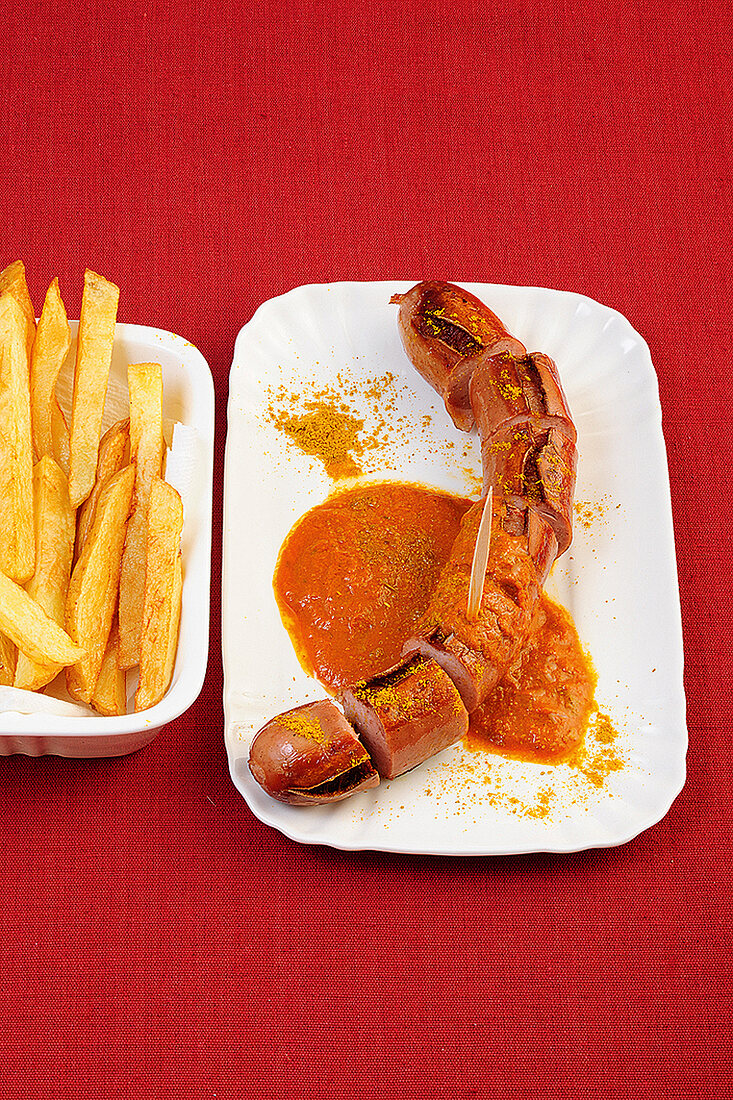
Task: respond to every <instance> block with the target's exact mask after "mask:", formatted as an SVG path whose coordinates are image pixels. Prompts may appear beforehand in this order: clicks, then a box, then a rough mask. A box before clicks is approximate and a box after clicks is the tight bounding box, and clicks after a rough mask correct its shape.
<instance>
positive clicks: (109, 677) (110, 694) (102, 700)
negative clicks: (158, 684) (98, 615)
mask: <svg viewBox="0 0 733 1100" xmlns="http://www.w3.org/2000/svg"><path fill="white" fill-rule="evenodd" d="M119 640H120V637H119V630H118V627H117V622H116V621H115V622H113V623H112V629H111V630H110V634H109V641H108V642H107V649H106V650H105V654H104V660H103V661H102V667H101V669H100V670H99V677H98V679H97V684H96V687H95V688H94V694H93V695H92V706H93V707H94V709H95V710H96V711H97V712H98V713H99V714H104V715H107V716H108V717H111V716H113V715H115V714H126V713H127V688H126V683H125V671H124V669H121V668H120V667H119V665H118V664H117V649H118V645H119Z"/></svg>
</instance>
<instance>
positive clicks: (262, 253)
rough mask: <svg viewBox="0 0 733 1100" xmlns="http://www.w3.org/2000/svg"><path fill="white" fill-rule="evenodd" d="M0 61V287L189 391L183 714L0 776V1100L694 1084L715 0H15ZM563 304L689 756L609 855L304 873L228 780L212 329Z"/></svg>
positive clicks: (720, 180)
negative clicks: (155, 733)
mask: <svg viewBox="0 0 733 1100" xmlns="http://www.w3.org/2000/svg"><path fill="white" fill-rule="evenodd" d="M1 19H2V24H3V33H2V35H1V36H0V87H2V96H0V151H1V156H0V178H1V179H2V207H1V208H0V209H1V210H2V220H1V226H2V229H1V233H0V241H1V243H2V248H1V250H0V251H1V252H2V255H0V266H4V264H5V263H8V262H10V261H11V260H13V259H16V258H22V259H24V260H25V262H26V265H27V268H28V275H29V283H30V287H31V292H32V294H33V296H34V301H35V302H36V304H37V308H40V303H41V301H42V297H43V293H44V292H45V288H46V286H47V284H48V282H49V280H50V278H51V277H52V276H53V275H58V276H59V278H60V280H61V286H62V290H63V293H64V295H65V298H66V302H67V306H68V309H69V315H70V316H78V307H79V302H80V294H81V282H82V275H83V270H84V267H85V266H89V267H92V268H94V269H95V270H97V271H101V272H103V273H104V274H105V275H107V276H108V277H109V278H111V279H113V280H114V281H115V282H117V283H118V284H120V285H121V287H122V288H123V295H122V299H121V305H120V314H119V318H120V320H122V321H132V322H139V323H143V324H151V325H155V326H158V327H161V328H165V329H170V330H173V331H175V332H178V333H180V334H182V335H183V336H185V337H187V338H188V339H190V340H192V341H193V342H194V343H195V344H196V345H197V346H198V347H199V348H200V349H201V351H202V352H203V354H204V355H205V356H206V358H207V359H208V361H209V363H210V365H211V368H212V371H213V374H214V379H215V383H216V392H217V402H218V412H217V430H218V435H217V460H216V472H215V501H216V503H215V516H214V519H215V547H214V561H213V589H212V618H211V656H210V666H209V674H208V677H207V680H206V684H205V686H204V690H203V692H202V695H201V697H200V699H199V700H198V702H197V703H196V705H195V706H194V707H193V708H192V709H191V711H190V712H189V713H188V714H186V715H185V716H184V717H182V718H181V719H180V720H179V721H177V722H176V723H175V724H174V725H172V726H170V727H168V729H167V730H166V731H165V732H164V733H163V734H162V735H161V736H160V737H159V738H158V739H157V740H156V741H155V742H154V743H153V744H152V745H150V746H149V747H148V748H146V749H144V750H142V752H140V753H138V754H137V755H134V756H131V757H129V758H124V759H119V760H111V761H92V762H85V761H81V762H79V761H69V760H62V759H55V758H43V759H38V760H32V759H26V758H22V757H12V758H6V759H2V760H0V788H1V793H0V821H1V822H2V851H1V854H0V873H1V877H0V882H1V884H2V890H3V901H2V904H1V905H0V1013H1V1016H0V1018H1V1019H2V1032H1V1038H0V1052H1V1055H2V1071H1V1074H0V1080H2V1086H1V1087H2V1094H3V1096H4V1097H9V1098H10V1097H12V1098H15V1097H23V1098H31V1100H35V1098H40V1097H44V1098H45V1097H57V1096H58V1097H72V1096H73V1097H78V1096H85V1097H88V1098H94V1097H128V1096H129V1097H135V1098H139V1100H146V1098H148V1097H168V1096H171V1097H172V1096H176V1097H184V1096H185V1097H188V1096H191V1097H201V1098H208V1097H211V1098H218V1100H222V1098H225V1097H235V1096H237V1097H239V1096H253V1097H263V1098H265V1097H266V1098H279V1097H284V1098H288V1097H300V1096H306V1095H307V1096H328V1097H330V1096H333V1097H336V1096H339V1097H340V1096H347V1097H349V1098H351V1100H361V1098H373V1097H375V1096H386V1097H391V1096H419V1097H425V1098H433V1097H436V1098H437V1097H443V1096H447V1095H449V1096H456V1097H461V1098H463V1097H466V1098H467V1097H475V1096H495V1097H499V1098H502V1100H503V1098H507V1100H508V1098H516V1097H524V1096H533V1097H534V1096H543V1097H553V1098H555V1097H557V1098H560V1097H563V1098H576V1097H577V1098H581V1097H583V1098H585V1097H612V1098H616V1097H628V1096H637V1097H654V1098H657V1097H659V1098H662V1097H665V1098H667V1097H670V1098H682V1097H684V1098H688V1097H690V1098H697V1097H711V1098H712V1097H715V1098H721V1097H726V1096H730V1095H731V1089H732V1079H731V1072H730V1069H729V1059H730V1055H731V1035H732V1027H731V1022H730V1021H731V1016H730V1011H731V1007H732V1005H731V961H730V941H731V933H732V932H733V929H732V927H731V915H730V913H731V910H730V896H731V854H730V853H731V841H732V839H733V838H732V837H731V821H732V820H733V797H732V796H731V787H732V784H733V774H732V767H731V764H732V756H733V754H732V752H731V736H730V731H731V728H732V727H733V702H732V701H731V690H730V686H731V680H732V673H733V662H732V661H731V639H732V635H731V627H730V622H731V600H730V578H729V570H730V569H731V566H732V565H733V553H732V551H731V524H730V515H731V510H730V509H731V490H730V478H729V466H728V463H729V461H730V458H731V432H730V423H729V419H730V418H729V409H730V407H731V404H732V402H733V386H732V383H731V371H730V359H731V323H730V319H731V313H732V311H733V282H732V280H731V262H730V254H731V229H732V228H733V217H732V213H733V211H732V209H731V207H732V205H733V198H732V195H733V192H732V190H731V174H732V171H733V163H732V159H733V158H732V155H731V154H732V151H733V145H732V143H731V137H730V133H731V130H730V118H731V114H732V112H733V95H732V93H731V80H730V76H731V61H732V60H733V56H732V54H733V49H732V46H731V43H732V42H733V34H732V32H733V27H732V25H731V24H732V22H733V20H731V11H730V5H729V4H722V5H712V4H701V3H699V0H692V3H687V4H683V3H681V2H680V0H665V2H662V0H637V2H636V3H632V4H630V5H629V4H621V3H619V2H618V0H610V2H609V3H606V4H604V5H602V6H596V5H592V4H590V3H587V2H586V3H581V4H579V5H570V4H568V3H565V2H560V3H557V4H555V5H550V4H542V3H541V4H539V5H529V6H528V5H524V4H520V3H519V2H518V0H499V3H498V4H496V5H485V4H482V3H480V2H479V0H453V2H452V3H450V4H448V3H446V2H445V0H433V2H431V3H428V2H427V0H422V2H419V0H406V2H405V3H402V4H399V5H398V4H387V3H383V2H379V0H363V2H362V3H360V4H358V5H356V4H353V3H346V0H321V2H318V0H302V2H301V3H300V4H298V5H290V4H287V3H285V2H284V0H270V2H266V0H259V2H256V3H248V4H245V5H244V6H242V5H237V4H233V3H231V2H230V0H224V3H222V4H214V5H204V4H197V3H195V2H193V0H173V2H172V3H171V4H170V5H167V6H166V11H165V14H161V11H160V10H159V6H158V5H155V4H152V3H150V2H148V3H145V2H141V0H129V2H128V3H125V4H122V3H121V2H116V3H115V2H104V0H91V2H90V3H88V4H71V3H69V2H68V0H59V2H57V3H56V4H51V3H49V2H48V0H43V2H38V0H28V3H26V4H25V5H20V4H16V5H15V6H14V7H13V8H12V9H10V8H8V7H7V6H6V9H5V11H4V13H3V15H2V17H1ZM422 277H449V278H453V279H457V280H461V279H462V280H466V281H484V282H506V283H527V284H536V285H541V286H548V287H555V288H558V289H566V290H573V291H579V292H582V293H585V294H588V295H590V296H591V297H593V298H596V299H598V300H600V301H601V302H603V303H605V304H606V305H609V306H612V307H614V308H616V309H618V310H620V311H621V312H622V313H624V314H625V315H626V316H627V317H628V318H629V320H630V321H631V323H632V324H633V325H634V327H635V328H637V329H638V330H639V331H640V332H641V333H642V334H643V335H644V336H645V338H646V339H647V341H648V342H649V345H650V347H651V351H652V357H653V359H654V362H655V364H656V367H657V371H658V374H659V381H660V389H661V399H662V407H663V412H664V428H665V435H666V439H667V444H668V450H669V460H670V474H671V482H672V495H673V506H674V518H675V526H676V537H677V548H678V565H679V573H680V587H681V598H682V609H683V618H684V627H685V655H686V691H687V699H688V723H689V730H690V737H691V747H690V754H689V758H688V765H689V774H688V783H687V786H686V787H685V790H684V791H683V793H682V794H681V795H680V797H679V798H678V799H677V801H676V802H675V804H674V805H673V807H672V810H671V811H670V813H669V815H668V816H667V817H666V819H665V820H664V821H662V822H661V823H660V824H659V825H657V826H656V827H654V828H652V829H650V830H649V831H648V832H647V833H645V834H643V835H642V836H640V837H639V838H637V839H636V840H635V841H633V842H632V843H630V844H628V845H626V846H624V847H622V848H618V849H611V850H605V851H590V852H585V853H580V854H576V855H563V856H547V855H537V856H528V857H521V858H509V859H471V860H463V861H460V860H449V859H430V858H422V859H413V858H407V857H399V856H385V855H380V854H357V855H352V854H347V853H340V852H336V851H331V850H323V849H312V848H303V847H299V846H296V845H294V844H292V843H291V842H290V841H288V840H286V839H285V838H283V837H281V836H280V835H279V834H278V833H276V832H274V831H272V830H270V829H268V828H266V827H265V826H263V825H261V824H260V823H259V822H258V821H256V820H255V819H254V818H253V816H252V815H251V814H250V812H249V810H248V809H247V807H246V805H245V803H244V802H243V801H242V799H241V798H240V796H239V795H238V794H237V792H236V791H235V790H234V788H233V787H232V785H231V783H230V781H229V778H228V774H227V770H226V761H225V753H224V747H223V738H222V724H223V716H222V707H221V689H222V675H221V654H220V644H219V624H220V616H219V599H220V547H219V538H220V534H219V533H220V528H221V480H222V459H223V448H224V441H225V431H226V422H225V404H226V393H227V374H228V369H229V365H230V361H231V354H232V349H233V343H234V338H235V335H236V333H237V331H238V330H239V328H240V327H241V325H242V324H244V323H245V322H246V321H247V320H248V319H249V318H250V316H251V315H252V313H253V311H254V310H255V309H256V307H257V306H258V305H259V304H260V303H261V302H262V301H264V300H265V299H267V298H269V297H271V296H273V295H275V294H278V293H281V292H283V291H285V290H288V289H290V288H291V287H293V286H295V285H297V284H300V283H307V282H323V281H331V280H340V279H366V280H371V279H387V278H422Z"/></svg>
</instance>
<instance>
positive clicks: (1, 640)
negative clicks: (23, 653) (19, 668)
mask: <svg viewBox="0 0 733 1100" xmlns="http://www.w3.org/2000/svg"><path fill="white" fill-rule="evenodd" d="M17 659H18V650H17V649H16V648H15V646H14V645H13V643H12V642H11V641H10V638H6V637H5V635H4V634H0V684H3V685H4V686H5V687H12V684H13V680H14V679H15V664H16V661H17Z"/></svg>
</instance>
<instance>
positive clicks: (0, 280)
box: [0, 260, 36, 361]
mask: <svg viewBox="0 0 733 1100" xmlns="http://www.w3.org/2000/svg"><path fill="white" fill-rule="evenodd" d="M0 294H11V295H12V296H13V298H15V300H16V302H17V303H18V305H19V306H20V308H21V309H22V310H23V317H24V324H23V333H24V336H25V352H26V357H27V359H28V360H29V361H30V356H31V348H32V347H33V340H34V338H35V335H36V311H35V310H34V308H33V302H32V301H31V296H30V294H29V292H28V283H27V282H26V281H25V265H24V263H23V261H22V260H14V261H13V263H12V264H8V266H7V267H6V268H5V270H4V271H0Z"/></svg>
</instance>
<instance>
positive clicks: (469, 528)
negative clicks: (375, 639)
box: [402, 500, 541, 713]
mask: <svg viewBox="0 0 733 1100" xmlns="http://www.w3.org/2000/svg"><path fill="white" fill-rule="evenodd" d="M483 508H484V502H483V501H482V500H481V501H478V503H477V504H475V505H474V506H473V507H472V508H471V509H469V511H468V512H466V515H465V516H464V518H463V521H462V523H461V528H460V531H459V533H458V537H457V538H456V541H455V542H454V544H453V548H452V550H451V554H450V557H449V559H448V561H447V563H446V565H445V567H444V569H443V572H442V573H441V575H440V580H439V581H438V584H437V586H436V589H435V592H434V593H433V596H432V599H431V601H430V604H429V605H428V609H427V611H426V613H425V615H424V616H423V618H422V620H421V621H420V623H418V627H417V630H416V631H415V634H414V635H413V637H412V638H409V639H408V640H407V642H406V643H405V645H404V647H403V650H402V652H403V656H405V657H408V656H409V655H410V654H415V653H419V654H421V655H423V656H425V657H430V658H432V659H433V660H434V661H436V663H437V664H439V665H440V666H441V668H443V669H444V671H445V672H446V673H447V674H448V675H449V676H450V677H451V679H452V680H453V682H454V683H455V685H456V687H457V688H458V690H459V692H460V694H461V698H462V699H463V702H464V705H465V707H466V709H467V710H468V711H469V713H470V712H471V711H472V710H475V708H476V707H477V706H478V705H479V704H480V703H481V702H483V700H484V699H485V698H486V696H487V695H488V693H489V692H490V691H492V690H493V688H494V687H495V686H496V684H497V683H498V681H499V679H500V678H501V676H503V674H504V672H505V670H506V669H507V668H508V667H509V666H510V665H511V664H512V663H513V662H514V661H515V660H516V657H517V654H518V653H519V651H520V649H521V647H522V645H523V644H524V642H525V640H526V638H527V636H528V634H529V630H530V626H531V622H532V615H533V613H534V609H535V606H536V604H537V600H538V599H539V595H540V591H541V585H540V580H539V575H538V571H537V567H536V565H535V563H534V561H533V559H532V556H531V554H530V550H529V543H528V537H527V533H526V528H527V517H526V516H525V515H524V514H523V513H522V511H521V510H520V511H517V510H514V509H510V508H507V506H506V504H505V503H504V502H503V501H501V500H497V501H496V502H495V503H494V510H493V519H492V535H491V548H490V552H489V562H488V567H487V570H486V580H485V583H484V591H483V596H482V599H481V607H480V609H479V613H478V616H477V618H475V619H469V618H468V616H467V607H468V589H469V585H470V578H471V565H472V562H473V553H474V549H475V546H476V537H477V534H478V528H479V524H480V522H481V516H482V513H483ZM507 526H508V527H509V528H510V530H516V529H519V530H521V531H522V533H521V534H514V533H510V532H509V531H507V529H506V528H507Z"/></svg>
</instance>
